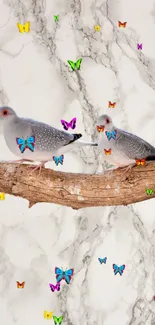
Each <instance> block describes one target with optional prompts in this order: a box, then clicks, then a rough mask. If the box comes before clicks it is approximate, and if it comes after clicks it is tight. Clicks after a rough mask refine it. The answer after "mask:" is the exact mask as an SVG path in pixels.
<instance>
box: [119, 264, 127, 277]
mask: <svg viewBox="0 0 155 325" xmlns="http://www.w3.org/2000/svg"><path fill="white" fill-rule="evenodd" d="M124 270H125V265H124V264H123V265H121V266H120V267H119V268H118V272H119V274H120V275H122V274H123V271H124Z"/></svg>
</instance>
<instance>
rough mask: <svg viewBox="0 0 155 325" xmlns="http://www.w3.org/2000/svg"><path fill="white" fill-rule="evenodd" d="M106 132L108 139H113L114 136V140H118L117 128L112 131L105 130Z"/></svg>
mask: <svg viewBox="0 0 155 325" xmlns="http://www.w3.org/2000/svg"><path fill="white" fill-rule="evenodd" d="M105 134H106V136H107V138H108V140H111V139H112V138H113V139H114V140H116V134H117V131H116V130H114V131H112V132H108V131H105Z"/></svg>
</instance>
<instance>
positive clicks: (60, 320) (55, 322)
mask: <svg viewBox="0 0 155 325" xmlns="http://www.w3.org/2000/svg"><path fill="white" fill-rule="evenodd" d="M53 319H54V324H55V325H57V324H59V325H61V324H62V320H63V316H60V317H56V316H53Z"/></svg>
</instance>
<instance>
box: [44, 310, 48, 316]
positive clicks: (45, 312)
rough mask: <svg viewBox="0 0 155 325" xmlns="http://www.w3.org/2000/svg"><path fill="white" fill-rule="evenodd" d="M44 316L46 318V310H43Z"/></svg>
mask: <svg viewBox="0 0 155 325" xmlns="http://www.w3.org/2000/svg"><path fill="white" fill-rule="evenodd" d="M44 318H47V311H46V310H44Z"/></svg>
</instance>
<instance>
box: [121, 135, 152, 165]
mask: <svg viewBox="0 0 155 325" xmlns="http://www.w3.org/2000/svg"><path fill="white" fill-rule="evenodd" d="M116 130H117V138H116V141H115V145H116V149H117V150H118V151H120V152H121V153H123V154H124V155H126V156H127V157H129V158H130V159H136V158H137V159H143V158H147V157H149V156H152V155H155V148H154V147H153V146H151V145H150V144H149V143H148V142H146V141H144V140H143V139H141V138H139V137H138V136H136V135H134V134H132V133H128V132H126V131H123V130H120V129H116Z"/></svg>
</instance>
